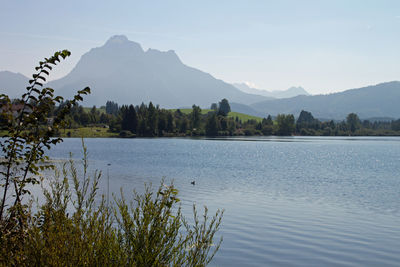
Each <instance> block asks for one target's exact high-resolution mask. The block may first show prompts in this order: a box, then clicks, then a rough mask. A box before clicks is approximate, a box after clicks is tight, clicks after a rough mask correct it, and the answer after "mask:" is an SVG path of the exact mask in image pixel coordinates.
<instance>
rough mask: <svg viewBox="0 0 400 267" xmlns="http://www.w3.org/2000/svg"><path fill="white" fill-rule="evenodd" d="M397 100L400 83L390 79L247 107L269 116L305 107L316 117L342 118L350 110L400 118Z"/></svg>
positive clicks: (359, 113)
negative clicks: (338, 90) (335, 91)
mask: <svg viewBox="0 0 400 267" xmlns="http://www.w3.org/2000/svg"><path fill="white" fill-rule="evenodd" d="M399 100H400V82H398V81H393V82H387V83H381V84H377V85H374V86H367V87H363V88H358V89H351V90H347V91H344V92H340V93H334V94H329V95H315V96H296V97H292V98H285V99H276V100H269V101H262V102H259V103H255V104H252V105H250V107H252V108H253V109H255V110H257V111H260V112H264V113H268V114H271V115H277V114H279V113H290V114H294V115H295V116H298V115H299V113H300V111H301V110H306V111H310V112H311V113H312V114H313V115H314V117H316V118H325V119H344V118H345V117H346V116H347V114H349V113H351V112H354V113H357V114H358V116H359V117H360V118H373V117H390V118H400V105H399Z"/></svg>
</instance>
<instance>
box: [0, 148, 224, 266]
mask: <svg viewBox="0 0 400 267" xmlns="http://www.w3.org/2000/svg"><path fill="white" fill-rule="evenodd" d="M81 164H82V169H83V171H82V172H79V171H78V170H77V167H76V164H75V162H74V161H73V160H69V161H68V162H66V163H64V164H63V166H62V167H61V170H57V169H56V170H55V172H54V175H52V176H50V177H48V178H46V179H48V182H49V183H48V184H49V186H48V187H47V188H45V187H44V186H43V195H44V198H45V200H44V204H41V205H40V204H37V205H38V207H37V211H36V212H32V209H28V210H27V212H26V213H25V216H26V218H25V219H26V225H25V227H24V232H23V233H22V234H21V233H20V232H12V231H8V232H7V231H5V229H4V228H3V229H2V231H3V234H2V236H1V239H0V245H1V248H0V250H1V252H0V264H1V265H7V266H11V265H12V266H206V265H207V264H208V263H210V261H211V260H212V259H213V257H214V255H215V253H216V252H217V251H218V249H219V246H220V244H221V242H222V238H221V239H220V240H219V241H218V242H216V244H214V243H213V242H214V239H215V233H216V232H217V231H218V229H219V227H220V224H221V219H222V214H223V212H220V211H217V212H216V214H215V215H214V216H213V217H211V218H210V217H209V216H208V214H207V209H205V212H204V214H203V216H201V217H199V216H198V214H197V211H196V208H195V207H194V208H193V209H194V210H193V211H194V212H193V215H194V223H193V225H190V224H189V223H188V222H187V220H186V219H185V218H184V217H183V215H182V212H181V207H180V206H179V199H178V197H177V195H178V190H177V189H176V188H175V187H174V186H173V185H172V184H171V185H168V186H166V185H164V183H163V182H161V185H160V186H159V187H158V188H157V189H156V190H154V188H152V187H151V186H146V188H145V191H144V193H143V194H139V193H137V192H133V195H132V197H130V196H129V197H126V196H124V194H122V191H121V196H120V197H114V203H113V205H108V204H107V201H106V199H105V198H104V196H102V197H101V198H99V197H98V196H97V195H98V184H99V181H100V179H101V173H99V172H95V173H94V174H93V175H91V176H89V175H88V173H89V171H88V160H87V152H86V148H85V147H84V155H83V159H82V162H81ZM128 198H131V199H132V200H131V201H128V200H127V199H128ZM99 199H100V200H99Z"/></svg>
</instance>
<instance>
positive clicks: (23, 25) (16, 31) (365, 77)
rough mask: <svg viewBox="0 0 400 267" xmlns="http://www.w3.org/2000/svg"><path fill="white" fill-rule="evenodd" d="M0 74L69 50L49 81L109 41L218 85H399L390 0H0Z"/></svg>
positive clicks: (396, 6) (396, 28)
mask: <svg viewBox="0 0 400 267" xmlns="http://www.w3.org/2000/svg"><path fill="white" fill-rule="evenodd" d="M0 25H1V26H0V70H10V71H13V72H21V73H22V74H25V75H29V74H30V73H31V72H32V70H33V67H34V65H35V64H36V63H37V61H39V60H40V59H42V58H43V57H47V56H49V55H50V54H52V53H53V52H54V51H55V50H60V49H64V48H66V49H69V50H70V51H71V52H72V57H70V58H69V59H68V60H67V61H66V62H64V63H62V65H61V66H60V67H58V69H57V70H56V72H55V73H54V75H53V76H52V77H53V78H59V77H62V76H63V75H65V74H66V73H68V72H69V71H70V70H71V69H72V68H73V66H74V65H75V64H76V63H77V62H78V60H79V58H80V57H81V56H82V54H84V53H85V52H87V51H88V50H89V49H90V48H92V47H97V46H101V45H102V44H103V43H104V42H105V41H106V40H107V39H108V38H109V37H111V36H112V35H115V34H124V35H126V36H127V37H128V38H129V39H130V40H132V41H136V42H139V43H140V44H141V45H142V46H143V48H145V49H147V48H150V47H151V48H155V49H159V50H170V49H172V50H175V51H176V53H177V54H178V55H179V57H180V58H181V60H182V61H183V62H184V63H185V64H187V65H189V66H192V67H195V68H198V69H201V70H203V71H205V72H208V73H210V74H212V75H213V76H215V77H216V78H219V79H222V80H224V81H227V82H244V81H246V82H249V83H252V84H254V85H255V86H256V87H258V88H262V89H268V90H284V89H287V88H288V87H290V86H302V87H304V88H305V89H306V90H308V91H309V92H310V93H312V94H317V93H329V92H335V91H342V90H345V89H349V88H356V87H361V86H365V85H370V84H376V83H380V82H385V81H392V80H400V1H385V0H376V1H368V0H360V1H355V0H354V1H352V0H345V1H339V0H335V1H333V0H331V1H324V0H318V1H317V0H316V1H284V0H279V1H278V0H276V1H267V0H265V1H251V0H247V1H234V0H229V1H221V0H219V1H217V0H213V1H206V0H202V1H189V0H181V1H167V0H162V1H161V0H160V1H100V0H97V1H85V0H80V1H72V0H69V1H54V0H52V1H49V0H45V1H27V0H26V1H24V0H0Z"/></svg>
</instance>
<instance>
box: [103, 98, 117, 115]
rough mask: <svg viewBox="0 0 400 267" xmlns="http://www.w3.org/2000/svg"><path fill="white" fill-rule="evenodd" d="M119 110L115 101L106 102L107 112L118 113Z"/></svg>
mask: <svg viewBox="0 0 400 267" xmlns="http://www.w3.org/2000/svg"><path fill="white" fill-rule="evenodd" d="M118 111H119V108H118V104H117V103H114V102H113V101H107V102H106V113H107V114H112V115H117V114H118Z"/></svg>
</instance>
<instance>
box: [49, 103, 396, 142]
mask: <svg viewBox="0 0 400 267" xmlns="http://www.w3.org/2000/svg"><path fill="white" fill-rule="evenodd" d="M61 107H62V104H61V105H60V106H59V107H58V108H56V109H55V110H54V112H55V114H56V113H57V110H58V109H60V108H61ZM231 114H233V113H231V108H230V105H229V101H228V100H227V99H222V100H221V101H220V102H219V103H212V104H211V107H210V109H208V110H206V111H202V109H201V108H200V107H199V106H196V105H193V106H192V109H191V110H182V111H181V110H180V109H176V110H168V109H163V108H160V107H159V106H158V105H154V104H153V103H152V102H150V103H149V104H148V105H146V104H144V103H142V104H141V105H138V106H134V105H121V106H120V105H118V104H117V103H115V102H112V101H107V103H106V105H105V106H103V107H101V108H96V106H93V107H92V108H90V109H87V108H86V109H85V108H83V107H82V106H79V105H76V106H74V107H73V109H72V111H71V114H69V115H68V117H67V125H66V128H67V129H73V128H78V127H90V126H98V127H108V131H110V132H113V133H117V134H118V135H119V136H120V137H163V136H164V137H173V136H253V135H259V136H260V135H265V136H268V135H280V136H288V135H301V136H349V135H353V136H375V135H400V119H399V120H392V121H387V120H386V121H384V120H382V121H379V120H374V121H370V120H361V119H360V118H359V117H358V115H357V114H355V113H350V114H348V115H347V117H346V119H345V120H343V121H333V120H328V121H320V120H318V119H316V118H314V117H313V115H312V114H311V113H310V112H307V111H304V110H303V111H301V113H300V115H299V117H298V118H297V119H295V117H294V115H292V114H278V115H277V116H276V117H272V116H271V115H266V117H265V118H262V119H261V118H259V119H254V118H251V119H245V118H240V117H239V116H232V115H231ZM66 133H67V134H68V131H66Z"/></svg>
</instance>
